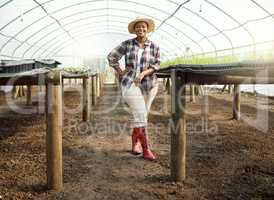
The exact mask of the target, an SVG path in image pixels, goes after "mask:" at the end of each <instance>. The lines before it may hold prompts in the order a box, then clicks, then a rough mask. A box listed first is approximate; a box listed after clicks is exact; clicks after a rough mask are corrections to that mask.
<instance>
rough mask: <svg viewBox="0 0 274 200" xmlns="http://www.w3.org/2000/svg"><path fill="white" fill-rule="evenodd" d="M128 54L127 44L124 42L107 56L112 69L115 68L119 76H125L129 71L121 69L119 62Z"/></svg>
mask: <svg viewBox="0 0 274 200" xmlns="http://www.w3.org/2000/svg"><path fill="white" fill-rule="evenodd" d="M125 54H126V42H122V43H121V44H120V45H119V46H117V47H115V48H114V49H113V50H112V51H111V52H110V53H109V54H108V56H107V59H108V63H109V66H110V67H113V68H114V69H115V71H116V72H117V73H118V75H119V76H123V75H124V74H125V73H126V72H127V71H126V70H122V69H121V68H120V64H119V60H120V59H121V58H122V57H123V55H125Z"/></svg>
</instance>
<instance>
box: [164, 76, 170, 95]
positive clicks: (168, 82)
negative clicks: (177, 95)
mask: <svg viewBox="0 0 274 200" xmlns="http://www.w3.org/2000/svg"><path fill="white" fill-rule="evenodd" d="M165 89H166V91H167V94H168V95H170V79H169V78H167V81H166V88H165Z"/></svg>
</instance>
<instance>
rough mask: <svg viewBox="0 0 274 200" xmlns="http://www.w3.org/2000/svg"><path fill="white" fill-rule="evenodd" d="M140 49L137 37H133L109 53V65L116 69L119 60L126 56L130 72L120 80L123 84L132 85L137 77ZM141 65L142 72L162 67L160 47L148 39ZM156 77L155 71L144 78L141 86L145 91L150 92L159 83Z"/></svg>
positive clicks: (126, 63)
mask: <svg viewBox="0 0 274 200" xmlns="http://www.w3.org/2000/svg"><path fill="white" fill-rule="evenodd" d="M138 49H139V44H138V42H137V40H136V38H133V39H129V40H126V41H124V42H122V43H121V44H120V45H119V46H117V47H116V48H114V49H113V50H112V51H111V52H110V53H109V55H108V61H109V65H110V66H111V67H113V68H114V69H115V68H117V67H119V60H120V59H121V58H122V57H123V56H125V65H126V66H125V67H126V68H127V69H128V73H127V74H125V75H124V76H123V77H122V78H121V80H120V81H121V84H122V86H126V87H130V85H131V84H132V82H133V80H134V79H135V77H136V72H137V67H138V63H137V62H138V59H137V56H138ZM139 67H140V73H141V72H142V71H144V70H146V69H149V68H153V69H155V70H158V69H159V68H160V48H159V46H158V45H156V44H155V43H154V42H152V41H150V40H148V39H147V40H146V41H145V44H144V51H143V54H142V57H141V60H140V65H139ZM156 78H157V77H156V75H155V74H154V73H153V74H151V75H148V76H145V77H144V78H143V80H142V81H141V84H140V86H139V87H140V88H141V90H142V92H143V93H147V92H149V91H150V90H151V89H152V88H153V87H154V86H155V85H156V84H157V80H156Z"/></svg>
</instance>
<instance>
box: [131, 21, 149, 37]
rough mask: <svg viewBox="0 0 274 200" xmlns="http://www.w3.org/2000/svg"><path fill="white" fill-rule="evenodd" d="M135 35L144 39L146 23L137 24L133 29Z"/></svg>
mask: <svg viewBox="0 0 274 200" xmlns="http://www.w3.org/2000/svg"><path fill="white" fill-rule="evenodd" d="M134 30H135V34H136V35H137V36H139V37H145V36H146V34H147V23H146V22H137V23H136V24H135V27H134Z"/></svg>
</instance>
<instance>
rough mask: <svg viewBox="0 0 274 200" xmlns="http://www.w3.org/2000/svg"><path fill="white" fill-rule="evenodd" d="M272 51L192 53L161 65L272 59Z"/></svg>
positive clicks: (273, 56)
mask: <svg viewBox="0 0 274 200" xmlns="http://www.w3.org/2000/svg"><path fill="white" fill-rule="evenodd" d="M273 58H274V55H273V52H267V53H264V54H257V55H256V54H254V53H248V54H245V55H244V56H232V55H228V56H217V57H216V56H207V55H196V56H195V55H194V56H182V57H177V58H175V59H172V60H167V61H165V62H162V63H161V67H168V66H171V65H177V64H227V63H235V62H243V61H256V60H273Z"/></svg>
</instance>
